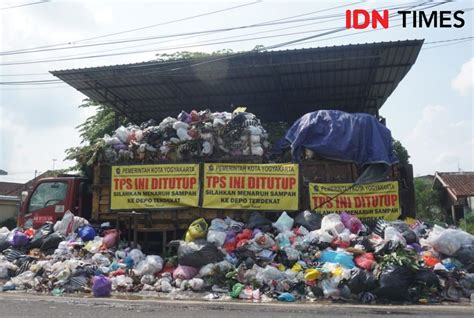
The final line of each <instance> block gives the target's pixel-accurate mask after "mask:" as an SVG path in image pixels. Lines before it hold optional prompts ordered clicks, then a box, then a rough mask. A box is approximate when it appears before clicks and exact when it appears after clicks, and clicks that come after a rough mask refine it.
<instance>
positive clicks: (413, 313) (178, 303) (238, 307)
mask: <svg viewBox="0 0 474 318" xmlns="http://www.w3.org/2000/svg"><path fill="white" fill-rule="evenodd" d="M382 315H383V316H390V317H412V318H415V317H430V318H437V317H440V318H441V317H473V316H474V305H469V304H467V305H464V306H454V305H438V306H421V305H416V306H363V305H342V304H318V303H305V304H303V303H292V304H281V303H275V304H274V303H272V304H258V303H245V302H220V301H217V302H202V301H182V300H119V299H97V298H73V297H52V296H34V295H27V294H6V293H2V294H0V317H9V318H16V317H28V318H43V317H47V318H50V317H55V318H63V317H81V318H82V317H103V318H138V317H153V318H156V317H170V318H171V317H172V318H181V317H183V318H199V317H205V318H217V317H219V318H221V317H238V318H267V317H298V318H306V317H312V318H314V317H318V318H326V317H327V318H329V317H331V318H339V317H353V318H359V317H360V318H362V317H379V316H382Z"/></svg>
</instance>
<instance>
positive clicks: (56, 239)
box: [40, 233, 66, 251]
mask: <svg viewBox="0 0 474 318" xmlns="http://www.w3.org/2000/svg"><path fill="white" fill-rule="evenodd" d="M65 239H66V238H65V237H64V235H62V234H61V233H52V234H50V235H48V236H47V237H46V238H45V239H44V240H43V244H41V247H40V250H41V251H48V250H52V249H56V248H58V246H59V243H61V242H62V241H64V240H65Z"/></svg>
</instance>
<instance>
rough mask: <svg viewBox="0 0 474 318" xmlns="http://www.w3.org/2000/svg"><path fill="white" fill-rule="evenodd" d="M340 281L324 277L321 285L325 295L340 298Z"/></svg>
mask: <svg viewBox="0 0 474 318" xmlns="http://www.w3.org/2000/svg"><path fill="white" fill-rule="evenodd" d="M338 285H339V282H338V281H336V280H334V279H324V280H322V281H321V283H320V286H321V288H322V289H323V294H324V297H326V298H332V297H334V298H338V297H339V294H340V291H339V288H338Z"/></svg>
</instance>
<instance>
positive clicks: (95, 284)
mask: <svg viewBox="0 0 474 318" xmlns="http://www.w3.org/2000/svg"><path fill="white" fill-rule="evenodd" d="M111 291H112V282H111V281H110V279H108V278H107V277H105V276H104V275H98V276H94V278H93V279H92V292H93V293H94V296H95V297H109V296H110V292H111Z"/></svg>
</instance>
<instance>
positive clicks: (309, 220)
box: [295, 211, 323, 231]
mask: <svg viewBox="0 0 474 318" xmlns="http://www.w3.org/2000/svg"><path fill="white" fill-rule="evenodd" d="M322 219H323V216H322V215H321V214H319V213H313V212H310V211H303V212H301V213H300V214H298V215H297V216H296V217H295V224H296V225H299V226H303V227H305V228H306V229H307V230H308V231H314V230H319V229H320V228H321V220H322Z"/></svg>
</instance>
